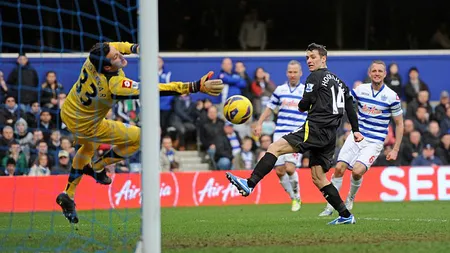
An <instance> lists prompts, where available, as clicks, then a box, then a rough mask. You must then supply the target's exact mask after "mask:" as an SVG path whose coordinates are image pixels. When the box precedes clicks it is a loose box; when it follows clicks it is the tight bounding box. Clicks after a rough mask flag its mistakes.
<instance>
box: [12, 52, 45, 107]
mask: <svg viewBox="0 0 450 253" xmlns="http://www.w3.org/2000/svg"><path fill="white" fill-rule="evenodd" d="M6 83H7V84H9V85H11V87H9V90H11V91H9V92H8V93H11V94H14V95H17V97H20V101H17V103H18V104H19V105H20V106H21V107H22V110H24V111H28V109H29V106H30V105H31V103H32V102H33V101H34V100H35V99H36V98H37V97H38V92H37V90H38V85H39V77H38V74H37V71H36V69H34V68H33V67H32V66H31V64H30V62H29V61H28V58H27V56H26V55H25V53H19V57H18V58H17V62H16V67H15V68H14V69H13V70H12V71H11V73H9V76H8V79H7V81H6ZM19 95H20V96H19Z"/></svg>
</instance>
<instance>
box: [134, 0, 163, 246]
mask: <svg viewBox="0 0 450 253" xmlns="http://www.w3.org/2000/svg"><path fill="white" fill-rule="evenodd" d="M138 19H139V21H138V22H139V23H138V26H139V27H138V40H139V44H140V64H139V68H140V71H139V73H140V89H141V97H140V99H141V105H142V112H141V118H142V129H141V151H142V156H141V157H142V168H143V169H142V177H141V180H142V245H140V246H142V252H144V253H159V252H161V211H160V197H159V188H160V186H159V185H160V182H159V181H160V179H159V142H160V140H159V139H160V136H159V90H158V80H159V78H158V64H157V62H158V51H159V42H158V0H139V10H138ZM138 248H139V247H138Z"/></svg>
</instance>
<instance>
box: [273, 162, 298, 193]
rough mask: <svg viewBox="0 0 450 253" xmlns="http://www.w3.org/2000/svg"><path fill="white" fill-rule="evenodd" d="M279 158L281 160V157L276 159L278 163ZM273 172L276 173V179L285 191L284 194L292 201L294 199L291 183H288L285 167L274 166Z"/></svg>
mask: <svg viewBox="0 0 450 253" xmlns="http://www.w3.org/2000/svg"><path fill="white" fill-rule="evenodd" d="M280 158H282V156H280V157H278V161H279V160H280ZM283 160H284V159H283ZM277 163H278V162H277ZM275 172H276V173H277V176H278V179H279V180H280V184H281V186H282V187H283V189H284V190H285V191H286V193H287V194H288V195H289V198H291V200H294V199H295V196H294V191H292V186H291V183H290V182H289V176H288V174H287V173H286V166H284V165H275Z"/></svg>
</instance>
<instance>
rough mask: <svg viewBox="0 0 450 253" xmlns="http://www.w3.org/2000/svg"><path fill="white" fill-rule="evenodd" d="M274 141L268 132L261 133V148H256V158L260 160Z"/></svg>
mask: <svg viewBox="0 0 450 253" xmlns="http://www.w3.org/2000/svg"><path fill="white" fill-rule="evenodd" d="M271 143H272V137H271V136H270V135H267V134H263V135H261V137H259V148H258V149H256V152H255V154H256V160H257V161H259V160H260V159H261V158H262V157H263V156H264V155H265V154H266V151H267V149H268V148H269V145H270V144H271Z"/></svg>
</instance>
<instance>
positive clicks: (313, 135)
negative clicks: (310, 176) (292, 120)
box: [283, 122, 336, 172]
mask: <svg viewBox="0 0 450 253" xmlns="http://www.w3.org/2000/svg"><path fill="white" fill-rule="evenodd" d="M283 138H284V139H285V140H286V141H287V142H288V143H289V144H290V145H291V146H292V147H293V148H294V149H296V150H297V151H298V152H299V153H302V154H303V153H305V152H306V151H309V152H310V157H309V167H312V166H316V165H320V166H322V169H323V171H324V172H327V171H328V170H329V169H330V168H331V166H332V164H333V160H334V159H333V157H334V152H335V148H336V128H335V127H331V128H319V127H314V126H313V125H311V124H309V123H308V122H307V123H305V125H304V126H303V127H302V128H301V129H299V130H297V131H295V132H292V133H289V134H287V135H285V136H283Z"/></svg>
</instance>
